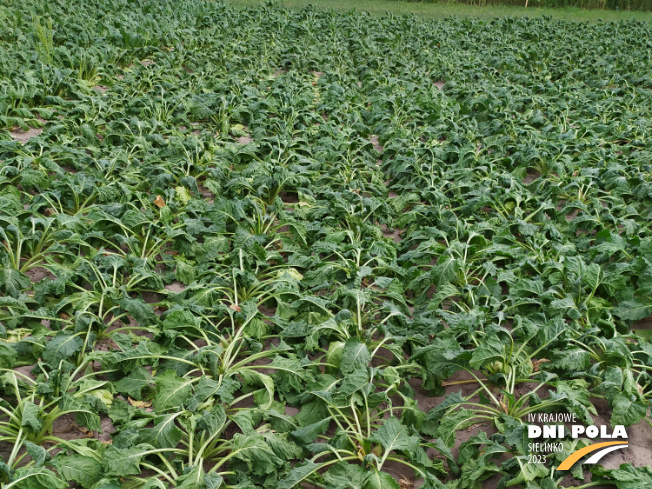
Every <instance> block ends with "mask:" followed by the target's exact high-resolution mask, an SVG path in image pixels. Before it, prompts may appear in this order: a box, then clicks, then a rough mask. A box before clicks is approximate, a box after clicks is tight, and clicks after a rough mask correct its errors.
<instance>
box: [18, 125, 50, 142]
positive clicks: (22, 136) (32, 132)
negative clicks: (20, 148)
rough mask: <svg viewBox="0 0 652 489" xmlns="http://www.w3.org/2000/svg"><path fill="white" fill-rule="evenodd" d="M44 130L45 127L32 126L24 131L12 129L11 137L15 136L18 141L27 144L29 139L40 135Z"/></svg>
mask: <svg viewBox="0 0 652 489" xmlns="http://www.w3.org/2000/svg"><path fill="white" fill-rule="evenodd" d="M42 132H43V128H40V127H38V128H37V127H31V128H29V129H28V130H27V131H23V130H22V129H16V130H14V131H11V137H12V138H14V139H15V140H16V141H18V142H19V143H22V144H25V143H26V142H27V141H29V140H30V139H32V138H35V137H36V136H40V135H41V133H42Z"/></svg>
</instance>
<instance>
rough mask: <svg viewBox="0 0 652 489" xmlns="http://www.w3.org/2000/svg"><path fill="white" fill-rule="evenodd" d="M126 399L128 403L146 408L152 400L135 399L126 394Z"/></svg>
mask: <svg viewBox="0 0 652 489" xmlns="http://www.w3.org/2000/svg"><path fill="white" fill-rule="evenodd" d="M127 399H128V400H129V404H131V405H132V406H133V407H137V408H140V409H144V408H148V407H150V406H151V405H152V401H136V400H135V399H132V398H131V396H127Z"/></svg>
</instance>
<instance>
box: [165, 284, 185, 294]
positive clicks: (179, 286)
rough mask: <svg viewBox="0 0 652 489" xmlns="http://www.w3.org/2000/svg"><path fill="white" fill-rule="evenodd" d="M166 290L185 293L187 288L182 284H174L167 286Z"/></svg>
mask: <svg viewBox="0 0 652 489" xmlns="http://www.w3.org/2000/svg"><path fill="white" fill-rule="evenodd" d="M164 288H165V290H169V291H170V292H174V293H179V292H183V291H184V290H185V289H186V286H185V285H183V284H182V283H181V282H172V283H171V284H170V285H166V286H165V287H164Z"/></svg>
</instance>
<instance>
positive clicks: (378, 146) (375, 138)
mask: <svg viewBox="0 0 652 489" xmlns="http://www.w3.org/2000/svg"><path fill="white" fill-rule="evenodd" d="M369 141H371V144H373V145H374V149H375V150H376V151H378V152H379V153H382V152H383V146H382V145H381V144H380V143H379V142H378V136H375V135H373V136H369Z"/></svg>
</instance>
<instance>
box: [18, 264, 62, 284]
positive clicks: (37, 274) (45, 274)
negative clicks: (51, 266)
mask: <svg viewBox="0 0 652 489" xmlns="http://www.w3.org/2000/svg"><path fill="white" fill-rule="evenodd" d="M25 275H27V276H28V277H29V279H30V280H31V281H32V283H33V284H35V283H36V282H40V281H41V280H43V279H44V278H48V279H50V280H54V279H55V278H56V277H55V276H54V275H53V274H52V272H50V270H48V269H47V268H43V267H34V268H30V269H29V270H27V271H26V272H25Z"/></svg>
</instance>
